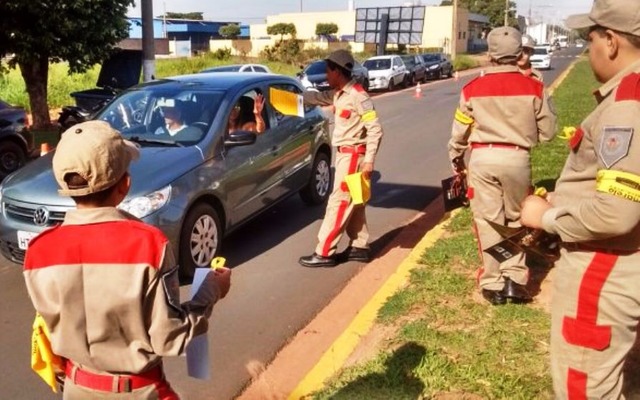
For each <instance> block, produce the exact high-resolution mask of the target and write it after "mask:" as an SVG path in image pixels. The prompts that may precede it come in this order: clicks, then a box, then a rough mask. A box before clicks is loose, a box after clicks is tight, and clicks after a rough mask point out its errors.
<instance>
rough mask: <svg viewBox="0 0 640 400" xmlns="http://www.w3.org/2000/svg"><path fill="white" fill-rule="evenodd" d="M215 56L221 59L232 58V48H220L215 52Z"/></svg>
mask: <svg viewBox="0 0 640 400" xmlns="http://www.w3.org/2000/svg"><path fill="white" fill-rule="evenodd" d="M213 58H215V59H216V60H220V61H223V60H228V59H230V58H231V49H230V48H228V47H225V48H223V49H218V50H216V51H214V52H213Z"/></svg>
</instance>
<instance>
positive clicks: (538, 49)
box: [533, 47, 549, 55]
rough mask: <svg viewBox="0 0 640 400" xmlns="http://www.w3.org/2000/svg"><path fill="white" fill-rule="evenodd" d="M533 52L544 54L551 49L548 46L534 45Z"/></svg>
mask: <svg viewBox="0 0 640 400" xmlns="http://www.w3.org/2000/svg"><path fill="white" fill-rule="evenodd" d="M533 54H538V55H540V54H542V55H547V54H549V51H548V50H547V48H546V47H534V48H533Z"/></svg>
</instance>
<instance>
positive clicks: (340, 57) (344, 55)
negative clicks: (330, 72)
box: [325, 49, 355, 71]
mask: <svg viewBox="0 0 640 400" xmlns="http://www.w3.org/2000/svg"><path fill="white" fill-rule="evenodd" d="M325 60H327V61H331V62H333V63H334V64H336V65H338V66H340V67H342V68H344V69H346V70H347V71H352V70H353V65H354V63H355V61H354V59H353V56H352V55H351V53H350V52H349V51H347V50H343V49H340V50H336V51H334V52H332V53H331V54H329V56H328V57H327V58H325Z"/></svg>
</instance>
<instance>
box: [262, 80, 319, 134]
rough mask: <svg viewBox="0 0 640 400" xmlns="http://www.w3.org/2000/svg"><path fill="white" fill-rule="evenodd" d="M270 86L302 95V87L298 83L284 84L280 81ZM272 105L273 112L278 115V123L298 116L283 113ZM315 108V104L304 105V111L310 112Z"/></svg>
mask: <svg viewBox="0 0 640 400" xmlns="http://www.w3.org/2000/svg"><path fill="white" fill-rule="evenodd" d="M270 87H272V88H274V89H279V90H284V91H287V92H289V93H293V94H296V95H301V94H302V91H301V90H300V88H298V87H297V86H296V85H287V84H283V83H278V84H273V85H270ZM271 107H272V108H273V113H274V115H275V117H276V121H277V122H278V124H281V123H282V122H284V121H286V120H288V119H290V118H297V117H296V116H293V115H285V114H283V113H281V112H280V111H278V110H277V109H276V108H275V107H274V106H273V105H271ZM313 108H314V106H307V105H305V106H304V112H305V113H306V112H309V111H310V110H312V109H313Z"/></svg>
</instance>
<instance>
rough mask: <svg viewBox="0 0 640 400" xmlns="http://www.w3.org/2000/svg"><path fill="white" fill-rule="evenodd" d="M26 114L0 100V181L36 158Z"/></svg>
mask: <svg viewBox="0 0 640 400" xmlns="http://www.w3.org/2000/svg"><path fill="white" fill-rule="evenodd" d="M37 154H38V153H37V149H35V147H34V141H33V134H31V132H30V131H29V130H28V129H27V112H26V111H25V110H24V108H22V107H14V106H12V105H10V104H9V103H6V102H4V101H2V100H0V180H2V179H4V178H5V177H6V176H7V175H9V174H10V173H12V172H14V171H16V170H17V169H18V168H20V167H22V166H23V165H24V164H25V163H26V162H27V160H28V159H29V158H33V157H35V156H37Z"/></svg>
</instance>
